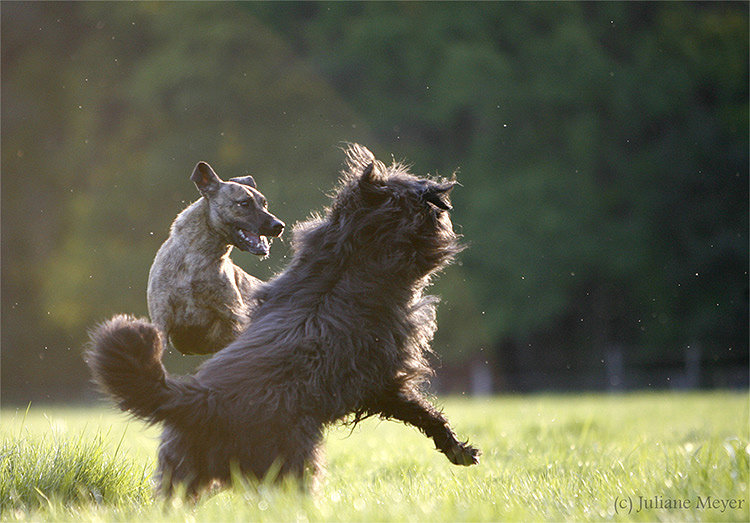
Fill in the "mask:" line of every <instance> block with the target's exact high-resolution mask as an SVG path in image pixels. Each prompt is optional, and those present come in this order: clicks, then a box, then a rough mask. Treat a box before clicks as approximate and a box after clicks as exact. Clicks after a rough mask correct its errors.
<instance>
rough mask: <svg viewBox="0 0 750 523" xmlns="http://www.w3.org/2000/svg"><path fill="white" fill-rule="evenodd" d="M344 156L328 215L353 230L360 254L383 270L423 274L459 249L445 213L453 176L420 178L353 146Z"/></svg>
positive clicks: (405, 169)
mask: <svg viewBox="0 0 750 523" xmlns="http://www.w3.org/2000/svg"><path fill="white" fill-rule="evenodd" d="M346 155H347V169H346V171H345V172H344V176H343V178H342V182H341V185H340V186H339V188H338V190H337V191H336V193H335V194H334V196H333V203H332V204H331V207H330V209H329V214H328V218H329V220H330V221H331V223H333V224H338V226H339V228H340V230H342V231H347V232H351V234H352V238H351V240H353V241H354V242H356V244H357V246H358V247H357V250H358V252H360V255H361V256H368V257H370V259H372V260H374V261H375V262H376V263H377V264H379V267H382V268H385V269H387V268H391V269H392V270H394V271H407V272H412V271H414V272H415V273H416V274H419V275H427V274H429V273H431V272H433V271H435V270H437V269H439V268H441V267H442V266H444V265H445V264H447V263H448V262H450V261H451V259H452V258H453V256H454V255H455V254H457V253H458V252H460V251H461V249H462V247H461V245H460V244H459V242H458V236H457V235H456V234H455V233H454V232H453V225H452V223H451V219H450V214H449V211H450V210H451V209H452V206H451V203H450V192H451V190H452V189H453V187H454V186H455V185H456V181H455V180H445V179H441V180H436V179H431V178H424V177H418V176H415V175H413V174H411V173H410V172H409V170H408V168H407V167H406V166H404V165H403V164H399V163H394V164H392V165H390V166H385V165H384V164H383V163H381V162H379V161H377V160H376V159H375V157H374V156H373V154H372V153H371V152H370V151H369V150H368V149H366V148H365V147H362V146H360V145H356V144H352V145H349V146H348V147H347V149H346Z"/></svg>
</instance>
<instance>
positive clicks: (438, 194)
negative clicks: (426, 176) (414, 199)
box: [422, 182, 456, 211]
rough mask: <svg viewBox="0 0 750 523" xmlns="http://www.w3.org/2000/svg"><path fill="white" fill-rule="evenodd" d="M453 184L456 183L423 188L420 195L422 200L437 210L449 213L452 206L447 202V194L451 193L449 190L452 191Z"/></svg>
mask: <svg viewBox="0 0 750 523" xmlns="http://www.w3.org/2000/svg"><path fill="white" fill-rule="evenodd" d="M455 184H456V182H447V183H441V184H434V185H430V186H428V187H427V188H425V190H424V192H423V193H422V199H423V200H424V201H425V202H428V203H431V204H432V205H434V206H435V207H437V208H438V209H442V210H444V211H450V210H452V209H453V206H452V205H451V204H450V201H448V194H449V193H450V192H451V189H453V186H454V185H455Z"/></svg>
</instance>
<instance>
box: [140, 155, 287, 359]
mask: <svg viewBox="0 0 750 523" xmlns="http://www.w3.org/2000/svg"><path fill="white" fill-rule="evenodd" d="M191 180H192V181H193V182H194V183H195V185H196V187H198V190H199V191H200V193H201V195H202V197H201V198H200V199H199V200H197V201H196V202H194V203H193V204H191V205H190V206H189V207H187V208H186V209H185V210H184V211H182V212H181V213H180V214H179V215H178V216H177V218H176V219H175V221H174V223H172V227H171V230H170V234H169V238H167V241H165V242H164V244H163V245H162V246H161V248H160V249H159V251H158V252H157V253H156V257H155V258H154V263H153V265H152V266H151V271H150V273H149V278H148V292H147V294H148V310H149V315H150V316H151V321H152V322H153V323H154V325H156V327H157V328H158V329H159V330H160V331H161V332H162V333H163V334H164V336H165V337H166V339H168V340H170V341H171V342H172V345H173V346H174V347H175V348H176V349H177V350H179V351H180V352H182V353H185V354H207V353H211V352H216V351H217V350H219V349H222V348H224V347H226V346H227V345H228V344H229V343H230V342H232V341H234V339H235V338H237V336H239V334H240V333H241V332H242V331H244V330H245V329H246V328H247V327H248V325H249V322H250V313H251V304H252V299H251V295H252V293H253V291H254V290H255V289H256V288H257V287H258V286H259V285H260V284H261V283H262V282H261V281H260V280H259V279H257V278H255V277H253V276H250V275H249V274H247V273H246V272H245V271H243V270H242V269H241V268H239V267H238V266H237V265H235V264H234V263H233V262H232V260H231V258H230V257H229V254H230V253H231V252H232V248H233V247H237V248H239V249H241V250H243V251H247V252H250V253H253V254H256V255H258V256H267V255H268V251H269V248H270V244H269V240H268V237H274V236H279V235H280V234H281V231H282V230H283V229H284V223H283V222H282V221H281V220H279V219H278V218H276V217H275V216H274V215H273V214H271V213H270V212H268V206H267V204H266V199H265V197H264V196H263V195H262V194H261V193H260V192H259V191H258V188H257V186H256V184H255V180H253V177H252V176H244V177H241V178H231V179H230V180H229V181H227V182H225V181H222V180H221V179H220V178H219V177H218V176H217V175H216V173H215V172H214V171H213V169H211V166H210V165H208V164H207V163H206V162H199V163H198V165H196V166H195V170H194V171H193V175H192V176H191Z"/></svg>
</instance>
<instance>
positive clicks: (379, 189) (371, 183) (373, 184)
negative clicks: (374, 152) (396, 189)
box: [359, 162, 387, 204]
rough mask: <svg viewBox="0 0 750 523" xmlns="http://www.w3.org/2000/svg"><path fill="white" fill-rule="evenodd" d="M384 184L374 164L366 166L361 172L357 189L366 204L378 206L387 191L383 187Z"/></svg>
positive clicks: (377, 167)
mask: <svg viewBox="0 0 750 523" xmlns="http://www.w3.org/2000/svg"><path fill="white" fill-rule="evenodd" d="M384 182H385V180H384V179H383V176H382V175H381V174H380V169H379V166H378V165H377V164H376V162H370V163H369V164H367V166H366V167H365V169H364V171H362V176H360V177H359V189H360V191H362V197H363V198H364V199H365V201H366V202H367V203H370V204H378V203H380V202H382V201H383V200H384V199H385V196H386V193H387V191H386V188H385V187H384V185H383V184H384Z"/></svg>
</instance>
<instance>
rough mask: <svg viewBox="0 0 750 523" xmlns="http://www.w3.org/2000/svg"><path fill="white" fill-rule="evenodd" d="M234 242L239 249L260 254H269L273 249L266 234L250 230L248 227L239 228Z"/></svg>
mask: <svg viewBox="0 0 750 523" xmlns="http://www.w3.org/2000/svg"><path fill="white" fill-rule="evenodd" d="M234 244H235V245H236V246H237V247H238V248H239V249H241V250H243V251H247V252H249V253H251V254H256V255H258V256H268V253H269V252H270V250H271V245H270V242H269V241H268V238H267V237H266V236H263V235H261V234H256V233H253V232H250V231H248V230H247V229H237V231H236V241H235V242H234Z"/></svg>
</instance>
